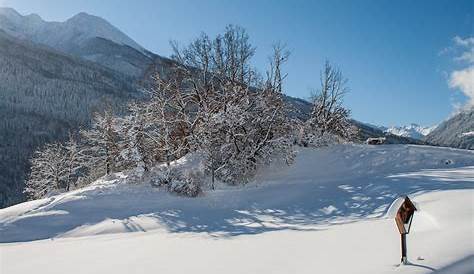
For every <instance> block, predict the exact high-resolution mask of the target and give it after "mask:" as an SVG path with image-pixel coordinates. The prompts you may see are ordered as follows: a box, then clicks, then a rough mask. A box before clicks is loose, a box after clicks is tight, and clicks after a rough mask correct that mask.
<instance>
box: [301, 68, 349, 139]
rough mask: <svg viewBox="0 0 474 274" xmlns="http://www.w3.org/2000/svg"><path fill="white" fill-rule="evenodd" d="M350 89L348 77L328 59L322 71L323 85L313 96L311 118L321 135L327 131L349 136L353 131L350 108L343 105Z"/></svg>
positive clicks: (312, 123) (313, 125) (312, 124)
mask: <svg viewBox="0 0 474 274" xmlns="http://www.w3.org/2000/svg"><path fill="white" fill-rule="evenodd" d="M348 91H349V89H348V87H347V79H346V78H345V77H344V76H343V74H342V72H341V70H340V69H339V68H337V67H334V66H332V65H331V64H330V63H329V62H328V61H326V63H325V65H324V69H323V71H322V72H321V86H320V89H319V90H318V91H317V93H316V94H315V95H314V96H313V111H312V113H311V118H310V120H309V122H310V125H311V127H313V129H317V130H318V131H319V133H320V136H323V135H324V134H325V133H326V132H329V133H331V134H335V135H338V136H341V137H349V136H350V134H351V133H352V132H353V130H352V127H351V125H350V123H349V116H350V110H349V109H347V108H345V107H344V106H343V100H344V96H345V94H346V93H347V92H348Z"/></svg>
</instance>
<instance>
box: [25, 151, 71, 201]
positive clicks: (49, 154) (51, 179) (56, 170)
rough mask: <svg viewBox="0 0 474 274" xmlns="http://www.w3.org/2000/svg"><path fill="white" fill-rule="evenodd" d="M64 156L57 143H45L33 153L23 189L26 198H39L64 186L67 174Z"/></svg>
mask: <svg viewBox="0 0 474 274" xmlns="http://www.w3.org/2000/svg"><path fill="white" fill-rule="evenodd" d="M65 158H66V157H65V153H64V150H63V147H62V145H61V144H59V143H53V144H47V145H45V146H44V147H43V148H41V149H40V150H37V151H36V152H35V153H34V156H33V158H32V159H31V172H30V175H29V176H28V179H27V181H26V186H25V190H24V192H25V193H26V194H27V196H28V198H30V199H37V198H41V197H44V196H45V195H47V194H48V193H50V192H52V191H54V190H59V189H63V188H65V181H67V176H68V174H67V172H66V171H67V166H66V164H65Z"/></svg>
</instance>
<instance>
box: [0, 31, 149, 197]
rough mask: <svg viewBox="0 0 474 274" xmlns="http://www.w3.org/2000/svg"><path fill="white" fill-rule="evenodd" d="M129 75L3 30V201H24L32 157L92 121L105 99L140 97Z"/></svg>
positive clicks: (120, 101) (0, 79) (0, 38)
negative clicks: (42, 146) (92, 116)
mask: <svg viewBox="0 0 474 274" xmlns="http://www.w3.org/2000/svg"><path fill="white" fill-rule="evenodd" d="M132 82H133V81H131V79H129V78H127V77H126V76H124V75H122V74H120V73H117V72H114V71H112V70H108V69H105V68H103V67H100V66H98V65H95V64H94V63H91V62H87V61H83V60H81V59H77V58H73V57H70V56H66V55H64V54H62V53H60V52H56V51H54V50H52V49H49V48H46V47H42V46H39V45H36V44H33V43H30V42H27V41H23V40H19V39H17V38H14V37H11V36H9V35H8V34H6V33H5V32H3V31H1V30H0V117H2V119H1V120H0V206H6V205H8V204H12V203H15V202H18V201H20V200H21V199H22V198H23V195H22V194H21V191H22V188H23V183H24V179H25V172H26V171H27V169H28V158H29V157H30V156H31V153H32V152H33V150H34V149H35V148H37V147H38V146H40V145H41V144H43V143H45V142H51V141H53V140H61V139H64V138H65V137H66V136H67V135H68V134H69V131H70V130H71V129H78V128H79V127H81V126H87V125H88V124H89V122H90V115H91V112H92V111H93V110H95V109H98V108H99V107H101V106H102V105H104V104H110V105H111V106H113V107H115V108H116V109H120V106H123V103H124V102H125V101H128V100H130V99H131V98H136V97H139V96H141V95H140V93H139V92H138V91H137V88H136V87H134V86H133V85H132V84H131V83H132Z"/></svg>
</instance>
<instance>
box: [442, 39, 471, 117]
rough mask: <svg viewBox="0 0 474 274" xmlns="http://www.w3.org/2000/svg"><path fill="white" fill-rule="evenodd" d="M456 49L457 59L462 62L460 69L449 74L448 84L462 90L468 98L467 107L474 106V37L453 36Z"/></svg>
mask: <svg viewBox="0 0 474 274" xmlns="http://www.w3.org/2000/svg"><path fill="white" fill-rule="evenodd" d="M453 44H454V47H453V48H454V49H455V51H456V52H457V55H456V57H455V58H454V60H455V61H458V62H460V63H461V64H460V65H461V67H462V68H460V69H457V70H454V71H452V72H451V73H450V75H449V80H448V84H449V87H450V88H452V89H456V90H459V91H461V92H462V93H463V94H464V95H465V96H466V97H467V98H468V101H467V102H466V105H465V107H466V108H472V107H474V37H467V38H461V37H459V36H456V37H454V38H453Z"/></svg>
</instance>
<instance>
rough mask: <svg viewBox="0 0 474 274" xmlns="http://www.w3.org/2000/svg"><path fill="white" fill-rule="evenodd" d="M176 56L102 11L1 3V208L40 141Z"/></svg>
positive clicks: (407, 137) (364, 133) (125, 95)
mask: <svg viewBox="0 0 474 274" xmlns="http://www.w3.org/2000/svg"><path fill="white" fill-rule="evenodd" d="M170 62H171V61H170V60H169V59H167V58H164V57H161V56H159V55H156V54H154V53H151V52H149V51H147V50H146V49H144V48H143V47H142V46H140V45H139V44H138V43H137V42H135V41H134V40H133V39H131V38H130V37H128V36H127V35H126V34H124V33H123V32H121V31H120V30H118V29H117V28H115V27H114V26H113V25H111V24H110V23H108V22H107V21H106V20H104V19H102V18H100V17H97V16H93V15H89V14H86V13H79V14H78V15H76V16H74V17H72V18H70V19H69V20H67V21H65V22H47V21H44V20H43V19H41V17H40V16H38V15H36V14H32V15H27V16H22V15H21V14H19V13H18V12H16V11H15V10H14V9H10V8H0V117H2V119H1V120H0V207H3V206H6V205H9V204H14V203H17V202H19V201H21V200H22V199H23V195H22V188H23V182H24V179H25V176H26V174H27V171H28V168H29V164H28V159H29V158H30V156H31V154H32V152H33V151H34V150H35V149H36V148H37V147H39V146H41V145H42V144H44V143H46V142H52V141H61V140H64V139H65V138H66V137H67V136H68V134H69V133H70V132H72V133H74V132H76V131H77V130H78V129H79V128H80V127H87V126H88V125H89V123H90V118H91V113H92V112H93V111H94V110H98V109H100V108H102V107H103V106H104V105H105V104H107V105H111V106H112V107H114V108H115V109H116V110H117V111H118V112H120V111H123V110H124V107H125V105H126V103H127V102H129V101H130V100H133V99H140V98H143V97H144V94H143V92H142V89H143V83H144V82H146V80H147V78H146V76H147V75H148V74H149V73H150V71H155V70H158V71H160V72H163V71H166V68H167V67H169V66H170ZM286 100H287V102H289V103H290V104H291V105H292V106H293V114H294V115H295V116H297V117H299V118H302V119H304V118H305V117H307V115H308V113H309V111H310V110H311V104H310V103H308V102H307V101H305V100H301V99H297V98H291V97H286ZM468 120H469V118H468ZM465 121H466V119H461V120H460V122H459V123H460V124H464V123H465ZM354 123H355V124H356V125H358V127H359V128H360V136H359V140H360V141H363V140H364V139H365V138H367V137H374V136H381V135H385V136H388V139H389V143H422V142H421V141H419V140H415V139H420V138H421V135H425V133H426V129H424V128H422V127H412V128H406V129H396V130H395V129H393V130H390V129H384V130H382V129H374V128H370V127H366V126H363V125H362V124H360V123H358V122H356V121H355V122H354ZM461 127H462V128H463V130H469V128H470V130H474V129H472V126H461ZM444 128H451V127H447V126H446V127H444ZM449 130H450V129H449ZM449 130H448V132H449ZM384 131H386V132H384ZM405 132H406V133H405ZM436 132H440V131H433V134H430V135H432V136H436V134H437V133H436ZM466 132H467V131H466ZM417 134H420V135H417ZM396 135H400V136H396ZM448 135H449V134H448ZM443 136H444V135H443ZM428 140H433V142H438V139H436V137H430V138H428ZM467 142H468V143H469V142H472V138H471V139H469V138H467ZM445 143H449V144H453V145H460V146H462V147H466V148H472V146H469V145H468V146H466V145H465V142H461V143H460V144H458V143H456V142H447V141H446V139H445V138H444V137H443V140H442V141H439V144H445Z"/></svg>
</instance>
